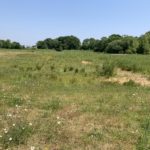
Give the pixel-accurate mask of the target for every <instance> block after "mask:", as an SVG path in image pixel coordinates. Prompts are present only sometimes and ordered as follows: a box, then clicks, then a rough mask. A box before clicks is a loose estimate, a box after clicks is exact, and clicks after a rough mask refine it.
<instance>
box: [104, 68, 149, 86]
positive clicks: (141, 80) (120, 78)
mask: <svg viewBox="0 0 150 150" xmlns="http://www.w3.org/2000/svg"><path fill="white" fill-rule="evenodd" d="M130 80H132V81H134V82H135V83H137V84H140V85H141V86H150V80H148V78H147V77H146V76H144V75H142V74H139V73H133V72H131V71H124V70H121V69H117V75H116V76H115V77H112V78H109V79H108V80H107V81H111V82H118V83H120V84H124V83H126V82H128V81H130Z"/></svg>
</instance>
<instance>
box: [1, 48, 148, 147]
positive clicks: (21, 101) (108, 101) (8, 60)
mask: <svg viewBox="0 0 150 150" xmlns="http://www.w3.org/2000/svg"><path fill="white" fill-rule="evenodd" d="M0 149H1V150H4V149H8V150H28V149H29V150H72V149H73V150H127V149H128V150H134V149H135V150H136V149H137V150H148V149H150V55H108V54H101V53H94V52H87V51H86V52H85V51H62V52H55V51H46V50H38V51H36V50H35V51H34V50H20V51H16V50H0Z"/></svg>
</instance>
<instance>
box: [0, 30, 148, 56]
mask: <svg viewBox="0 0 150 150" xmlns="http://www.w3.org/2000/svg"><path fill="white" fill-rule="evenodd" d="M0 48H8V49H23V48H29V47H25V46H23V45H21V44H20V43H18V42H11V41H10V40H0ZM31 48H34V49H51V50H57V51H62V50H92V51H95V52H103V53H114V54H150V32H146V33H145V34H144V35H141V36H140V37H134V36H128V35H119V34H112V35H110V36H108V37H102V38H101V39H95V38H87V39H85V40H83V42H81V41H80V39H79V38H77V37H75V36H73V35H71V36H60V37H58V38H55V39H52V38H47V39H45V40H43V41H38V42H37V43H36V45H35V46H32V47H31Z"/></svg>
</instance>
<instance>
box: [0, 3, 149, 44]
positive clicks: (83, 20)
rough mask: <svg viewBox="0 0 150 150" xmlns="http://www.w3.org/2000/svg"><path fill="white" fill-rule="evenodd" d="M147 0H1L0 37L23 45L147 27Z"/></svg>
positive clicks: (137, 31) (138, 31) (139, 30)
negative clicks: (69, 36) (61, 37)
mask: <svg viewBox="0 0 150 150" xmlns="http://www.w3.org/2000/svg"><path fill="white" fill-rule="evenodd" d="M149 6H150V0H0V39H11V40H15V41H19V42H20V43H22V44H25V45H32V44H35V43H36V42H37V41H38V40H43V39H45V38H47V37H51V38H56V37H58V36H62V35H75V36H77V37H79V38H80V39H81V40H83V39H84V38H88V37H95V38H101V37H102V36H108V35H110V34H113V33H118V34H129V35H135V36H139V35H141V34H143V33H145V32H147V31H149V30H150V9H149Z"/></svg>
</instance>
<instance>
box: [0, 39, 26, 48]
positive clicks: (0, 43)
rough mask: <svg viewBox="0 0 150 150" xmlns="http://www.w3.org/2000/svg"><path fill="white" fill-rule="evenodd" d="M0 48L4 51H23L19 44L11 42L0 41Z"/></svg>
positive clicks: (22, 46)
mask: <svg viewBox="0 0 150 150" xmlns="http://www.w3.org/2000/svg"><path fill="white" fill-rule="evenodd" d="M0 48H6V49H24V48H25V46H24V45H21V44H20V43H19V42H11V41H10V40H0Z"/></svg>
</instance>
